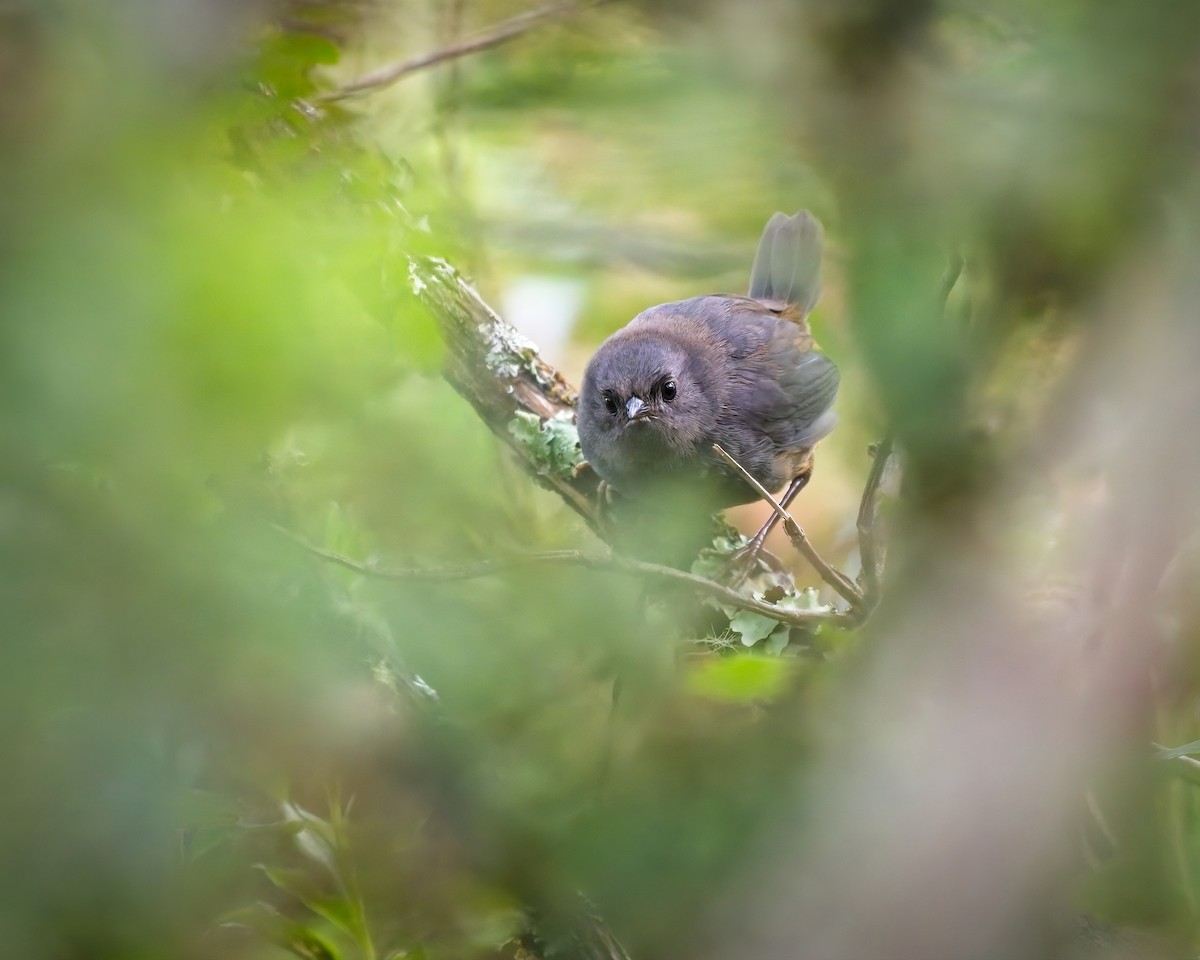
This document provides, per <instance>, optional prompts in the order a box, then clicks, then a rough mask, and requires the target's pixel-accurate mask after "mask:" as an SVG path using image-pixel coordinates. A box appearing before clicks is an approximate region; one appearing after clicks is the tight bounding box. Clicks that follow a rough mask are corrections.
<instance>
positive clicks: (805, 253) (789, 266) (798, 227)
mask: <svg viewBox="0 0 1200 960" xmlns="http://www.w3.org/2000/svg"><path fill="white" fill-rule="evenodd" d="M824 239H825V230H824V229H823V228H822V226H821V221H820V220H818V219H817V218H816V217H814V216H813V215H812V214H811V213H809V212H808V211H807V210H801V211H800V212H799V213H795V214H793V215H792V216H790V217H789V216H787V215H786V214H783V213H776V214H772V216H771V219H770V220H768V221H767V225H766V227H764V228H763V233H762V239H760V240H759V241H758V253H756V254H755V255H754V266H753V268H751V270H750V296H752V297H754V298H756V299H758V300H786V301H787V302H788V303H794V304H796V306H798V307H799V308H800V309H801V310H803V311H804V312H805V313H808V311H809V310H811V309H812V308H813V307H814V306H815V305H816V302H817V298H818V297H819V296H820V295H821V246H822V244H823V242H824Z"/></svg>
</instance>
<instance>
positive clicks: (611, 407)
mask: <svg viewBox="0 0 1200 960" xmlns="http://www.w3.org/2000/svg"><path fill="white" fill-rule="evenodd" d="M604 409H605V410H607V411H608V412H609V413H611V414H613V415H616V412H617V398H616V397H614V396H613V395H612V394H611V393H606V394H605V395H604Z"/></svg>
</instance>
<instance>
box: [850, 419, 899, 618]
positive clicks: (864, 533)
mask: <svg viewBox="0 0 1200 960" xmlns="http://www.w3.org/2000/svg"><path fill="white" fill-rule="evenodd" d="M893 456H894V454H893V452H892V437H891V434H888V435H887V436H885V437H884V438H883V439H882V440H880V441H879V443H877V444H876V445H875V459H874V461H873V462H872V464H871V472H870V473H869V474H867V482H866V485H865V486H864V487H863V493H862V500H861V501H860V502H859V505H858V523H857V526H858V556H859V559H860V560H861V561H862V582H863V599H864V601H865V602H866V605H867V608H868V609H870V608H872V607H874V606H875V604H876V603H878V602H879V592H880V580H881V576H882V572H883V563H884V559H885V557H886V550H887V545H886V544H885V543H883V542H882V541H881V540H880V537H879V491H880V487H881V485H882V483H883V479H884V477H885V476H886V475H887V473H888V467H889V465H890V464H891V462H892V458H893Z"/></svg>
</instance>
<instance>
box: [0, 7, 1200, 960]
mask: <svg viewBox="0 0 1200 960" xmlns="http://www.w3.org/2000/svg"><path fill="white" fill-rule="evenodd" d="M585 6H586V7H588V9H582V7H585ZM593 6H594V7H595V8H594V9H592V8H591V7H590V6H589V5H586V4H581V5H580V7H581V9H579V10H575V9H571V7H570V5H569V4H552V5H551V7H553V8H554V9H552V10H550V11H548V12H546V13H545V16H544V17H542V19H541V20H539V21H538V22H537V23H536V24H530V25H528V26H529V28H528V29H525V28H524V27H521V28H520V30H518V31H514V35H513V37H512V38H511V39H508V40H506V41H505V42H502V43H497V44H496V45H494V46H490V47H488V49H484V50H481V51H478V52H473V53H470V54H469V55H466V56H463V57H460V58H447V59H445V60H444V61H443V62H439V63H438V64H436V65H432V66H428V67H425V68H422V69H415V70H414V71H413V72H412V73H411V74H409V75H407V76H405V77H404V78H402V79H400V80H399V81H398V82H396V83H395V84H392V85H388V86H379V87H378V88H371V89H368V90H365V91H361V92H359V93H357V94H355V95H353V96H346V97H342V96H339V91H343V90H344V88H345V87H346V85H347V84H351V83H352V82H353V81H355V80H356V79H358V78H361V77H363V76H365V75H368V74H369V72H370V71H372V70H374V69H377V68H379V67H380V66H381V65H386V64H390V63H399V62H402V61H404V60H405V59H406V58H409V57H413V56H416V55H418V54H423V53H427V52H429V51H436V50H446V49H447V48H450V47H453V46H454V45H455V44H456V43H459V42H461V41H462V39H463V38H472V37H474V38H479V37H486V36H488V35H489V34H490V33H491V32H494V31H495V25H496V24H504V23H506V22H509V21H508V19H507V18H511V17H514V16H519V15H521V14H522V13H523V12H524V11H525V10H527V9H529V8H523V7H520V6H518V5H516V4H514V3H510V2H492V0H394V2H391V0H361V2H353V0H340V2H339V0H290V2H286V3H277V4H264V5H262V6H260V7H254V8H252V7H251V6H249V5H247V6H243V5H241V4H237V3H227V2H219V0H209V2H203V0H175V2H172V3H156V2H148V0H146V2H130V3H125V4H109V5H103V4H91V3H85V2H72V0H41V2H38V0H29V2H24V0H10V2H8V3H3V4H0V69H2V71H3V76H4V79H5V82H4V83H3V84H0V171H2V173H3V178H4V189H3V191H0V249H2V250H3V256H2V257H0V396H2V398H3V399H2V402H0V574H2V576H0V597H3V605H2V606H0V611H2V612H3V623H4V634H5V636H4V640H3V643H2V644H0V728H2V729H3V730H4V731H5V735H4V736H3V737H0V769H2V770H3V771H4V772H5V774H6V776H5V778H4V779H5V789H4V790H3V791H2V792H0V824H2V826H0V943H3V944H4V948H3V952H4V954H5V955H11V956H14V957H17V956H20V957H88V958H95V957H139V956H188V957H191V956H195V957H208V956H213V957H216V956H221V957H229V956H233V957H246V958H267V957H274V956H286V955H294V954H299V955H301V956H307V957H318V958H330V957H338V958H342V957H344V958H355V957H366V958H384V957H405V956H407V957H423V956H428V957H431V958H441V957H465V956H497V955H503V956H527V955H531V954H533V955H544V956H597V955H608V956H619V955H620V949H621V948H617V947H615V946H614V945H613V944H614V943H615V941H616V940H619V941H620V942H621V943H622V944H623V945H624V948H623V949H627V950H628V951H629V954H630V955H631V956H633V957H649V956H663V957H676V956H678V957H685V956H687V957H692V956H710V957H720V956H729V957H733V956H739V957H741V956H762V957H777V956H793V955H794V956H797V957H805V958H808V957H814V958H826V957H828V958H840V957H847V958H849V957H855V958H861V957H867V958H870V957H878V958H889V960H890V958H897V960H899V958H904V960H907V958H913V960H937V958H940V957H946V958H948V960H949V958H952V957H953V958H974V957H978V958H989V960H990V958H1001V957H1035V956H1045V957H1057V956H1091V955H1102V956H1130V957H1134V956H1158V955H1164V956H1167V955H1184V956H1187V955H1194V954H1195V953H1196V951H1197V949H1200V791H1198V790H1197V784H1198V783H1200V778H1198V777H1197V775H1196V762H1195V761H1194V760H1193V759H1192V754H1193V753H1195V754H1196V755H1198V756H1200V746H1198V745H1197V744H1198V742H1200V716H1198V714H1197V703H1198V699H1197V698H1198V696H1200V673H1198V672H1197V669H1196V668H1197V662H1198V661H1197V656H1196V650H1197V647H1196V644H1195V640H1196V637H1197V629H1198V626H1200V624H1198V620H1197V614H1198V613H1200V606H1198V605H1197V601H1196V583H1197V578H1196V574H1197V568H1196V563H1197V556H1198V553H1197V542H1198V541H1197V537H1196V529H1197V527H1196V520H1197V512H1196V511H1197V506H1198V503H1197V500H1198V497H1197V489H1198V488H1197V486H1196V481H1195V478H1196V477H1197V476H1198V475H1200V472H1198V470H1197V468H1198V467H1200V462H1198V461H1200V446H1198V443H1197V440H1196V426H1197V416H1198V415H1200V395H1198V387H1197V384H1198V383H1200V381H1197V380H1196V378H1195V372H1194V358H1196V357H1197V356H1200V352H1198V351H1197V347H1198V346H1200V344H1198V343H1197V339H1198V336H1200V328H1198V327H1197V322H1196V304H1197V302H1200V301H1198V300H1197V297H1196V294H1197V292H1200V291H1197V279H1196V278H1197V276H1200V270H1198V269H1197V266H1198V263H1200V261H1198V259H1197V237H1196V235H1195V224H1196V223H1197V222H1200V221H1198V219H1197V213H1198V210H1197V188H1198V187H1200V184H1198V183H1197V180H1196V170H1197V166H1196V162H1195V161H1196V146H1197V139H1196V137H1197V132H1198V131H1197V125H1196V123H1197V121H1196V118H1197V117H1198V116H1200V113H1198V112H1197V105H1198V104H1197V80H1198V78H1200V72H1198V71H1200V61H1198V60H1197V56H1198V54H1200V47H1198V46H1197V38H1198V37H1200V31H1198V29H1197V28H1198V27H1200V22H1198V21H1200V5H1194V4H1188V3H1177V2H1170V0H1151V2H1146V0H1139V2H1135V0H1112V2H1110V3H1107V4H1105V5H1104V6H1103V7H1100V6H1098V5H1093V4H1087V3H1083V2H1082V0H1047V2H1043V3H1033V2H1026V0H1009V2H1006V3H1000V2H996V3H987V2H970V0H959V2H945V3H941V4H937V3H931V2H894V3H887V2H884V0H854V2H844V3H842V2H837V0H809V2H806V3H803V4H792V3H788V2H783V0H779V2H771V0H758V2H752V3H747V4H734V3H722V2H718V0H712V2H709V3H706V4H701V5H698V6H693V5H690V4H681V3H674V2H671V0H655V2H645V3H632V2H630V3H624V2H613V3H604V4H595V5H593ZM518 33H519V35H517V34H518ZM799 207H809V208H811V209H813V210H814V211H816V212H817V213H818V214H819V215H820V216H821V217H822V219H823V220H824V221H825V223H826V227H827V232H828V235H829V238H830V244H831V249H830V253H829V256H828V263H827V275H828V278H827V283H826V292H825V297H824V300H823V302H822V306H821V307H820V308H818V311H817V313H816V315H815V318H814V327H815V329H816V331H817V334H818V336H819V338H820V340H821V341H822V344H823V346H824V348H825V350H826V352H828V353H829V354H830V355H832V356H833V357H835V359H836V360H837V362H838V363H839V365H840V366H841V367H842V369H843V370H844V371H845V378H844V384H845V386H844V393H843V398H842V400H841V401H840V410H841V414H842V425H841V426H840V427H839V429H838V431H837V432H836V433H835V435H834V436H833V437H832V438H831V439H830V440H829V441H828V442H827V443H826V444H824V445H823V446H822V449H821V452H820V455H819V458H818V467H817V474H816V479H815V480H814V484H813V488H812V489H811V490H810V491H806V493H805V495H804V496H803V497H802V498H801V502H800V503H798V506H797V515H798V516H799V517H800V518H801V520H802V522H803V523H804V525H805V527H806V529H807V530H808V531H809V533H810V535H811V536H812V537H813V539H814V541H816V542H817V544H818V545H819V546H820V547H821V548H822V549H823V550H824V551H825V552H826V554H827V555H828V556H829V557H830V559H832V560H833V561H834V562H836V563H837V564H839V565H841V566H843V567H845V568H847V569H850V570H853V569H854V566H855V564H856V562H857V560H856V557H855V556H854V535H853V533H854V519H855V511H856V510H857V505H858V495H859V492H860V490H861V485H862V482H863V479H864V478H865V476H866V474H867V472H868V470H869V468H870V458H869V456H868V454H867V446H868V443H869V442H871V441H873V440H876V439H878V438H879V437H881V436H883V435H885V434H888V435H891V436H894V437H895V439H896V442H897V444H898V446H899V447H900V448H901V449H902V451H903V454H904V457H903V459H904V467H905V479H904V489H903V495H902V496H901V497H900V498H899V499H898V501H897V502H896V503H895V504H893V505H892V509H891V511H890V515H889V524H888V526H889V529H890V531H891V536H892V548H891V557H890V565H889V568H888V575H887V583H886V591H885V599H884V602H883V604H882V605H881V606H880V608H879V609H878V610H877V611H876V612H875V614H874V616H873V617H872V618H871V620H870V621H869V622H868V623H867V624H866V625H865V626H864V627H862V628H861V629H858V630H835V629H832V628H829V627H826V628H822V629H821V630H820V631H817V632H813V633H809V634H804V635H801V634H800V633H799V632H798V631H792V632H791V633H788V634H776V635H774V636H775V641H776V642H774V643H767V642H765V641H764V642H758V641H760V640H762V637H763V634H762V632H761V631H759V632H757V633H754V634H753V635H752V632H744V633H742V634H739V633H738V632H737V631H736V630H735V631H733V632H726V633H723V634H721V635H719V636H709V637H696V636H691V635H683V636H681V635H680V634H681V631H680V629H679V628H678V623H677V621H676V619H675V617H674V615H673V610H674V608H673V607H672V606H670V605H667V604H664V603H661V602H659V601H658V598H657V597H656V596H655V593H654V591H653V590H652V589H649V588H648V587H647V585H645V584H639V583H637V582H635V581H632V580H631V579H629V578H626V577H621V576H617V575H612V574H608V573H603V572H597V571H594V570H586V569H578V568H574V567H569V568H568V567H563V568H561V569H556V568H553V567H547V566H544V565H543V566H538V567H517V568H514V569H512V570H510V571H507V572H505V573H504V575H503V576H493V577H486V578H481V579H470V580H462V581H454V582H427V581H417V580H412V581H386V580H382V579H377V578H372V577H370V576H363V575H361V574H359V573H356V572H354V571H352V570H349V569H346V568H344V567H339V566H337V565H334V564H331V563H328V562H326V561H324V560H322V559H321V558H320V557H317V556H315V555H314V554H313V553H312V552H311V551H307V550H305V549H304V547H303V546H302V545H301V544H300V543H298V541H297V539H296V537H299V538H302V539H303V540H305V541H307V542H309V543H312V544H315V545H318V546H319V547H321V548H324V549H326V550H332V551H336V552H338V553H341V554H344V555H347V556H349V557H355V558H359V559H362V560H367V559H369V558H381V559H382V560H383V561H386V562H388V563H390V564H391V565H393V566H406V567H421V566H444V565H446V564H455V563H466V562H470V561H474V560H478V559H486V558H490V557H497V556H505V555H511V554H514V553H521V552H529V551H533V550H539V549H550V548H565V547H573V546H583V547H590V546H594V541H593V540H592V536H591V534H590V533H588V531H587V530H586V529H585V527H584V525H583V524H582V523H581V522H580V521H579V520H578V519H577V518H575V517H574V515H573V514H571V513H570V511H568V510H567V509H566V508H565V507H564V506H563V505H562V504H561V503H559V502H558V501H557V500H556V499H555V498H554V497H553V496H551V495H550V494H548V493H546V492H545V491H543V490H540V489H538V488H537V487H536V486H535V485H534V484H533V483H531V482H530V479H529V478H528V477H527V476H526V475H525V474H524V473H523V472H522V471H521V469H520V468H519V467H518V466H516V465H515V464H514V463H513V462H512V460H511V459H510V458H509V457H507V456H506V455H505V454H504V453H502V451H501V449H500V447H499V445H498V444H497V443H496V442H495V439H494V438H493V437H492V436H491V435H490V434H489V432H488V430H487V428H486V427H485V426H484V425H483V424H481V423H480V421H479V420H478V418H477V417H476V415H475V414H474V412H473V411H472V410H471V408H470V407H469V406H468V405H467V404H466V403H465V402H463V401H462V400H461V399H460V398H459V397H458V396H457V395H456V394H455V393H454V392H453V391H452V390H451V389H450V388H449V387H448V386H447V385H446V384H445V383H444V382H443V381H442V380H441V379H440V378H439V376H438V370H439V368H440V363H441V359H442V350H443V346H442V344H441V343H440V341H439V337H438V333H437V328H436V325H435V324H434V323H433V321H432V319H431V318H430V316H429V315H428V313H427V312H426V310H425V308H424V307H423V306H422V304H421V303H420V302H419V301H418V299H417V298H416V296H415V295H414V292H413V288H412V285H411V283H410V274H409V269H410V268H409V258H411V257H420V256H424V255H436V256H441V257H445V258H447V259H448V260H449V261H450V262H452V263H454V264H455V265H456V266H458V267H459V268H460V269H462V270H463V271H465V272H466V273H468V274H469V275H471V276H473V277H474V278H475V279H476V281H477V282H478V285H479V288H480V290H481V291H482V293H483V294H484V296H485V298H487V299H488V300H489V301H490V302H492V303H493V304H494V305H495V306H496V307H497V308H498V309H501V310H502V312H504V314H505V315H506V317H508V318H509V319H511V320H513V321H514V322H515V323H517V325H518V326H520V327H522V329H523V330H524V331H525V332H526V333H527V334H528V335H529V336H531V337H533V338H534V339H536V340H537V341H538V342H539V344H541V345H542V347H543V349H544V352H545V355H546V356H547V358H548V359H549V360H550V361H552V362H553V363H555V364H556V365H558V366H560V367H561V368H562V369H563V370H564V371H565V372H566V373H567V374H568V375H569V376H571V377H576V378H577V377H578V374H579V371H580V370H581V369H582V366H583V363H584V362H585V361H586V358H587V356H588V354H589V352H590V350H591V349H593V348H594V346H595V345H596V343H598V342H599V340H600V339H602V338H603V337H604V336H605V335H607V334H608V333H609V332H611V331H612V330H614V329H616V328H617V327H618V326H620V325H622V324H623V323H625V322H626V321H627V320H628V318H629V317H631V316H632V315H633V314H634V313H636V312H638V311H639V310H640V309H642V308H644V307H645V306H647V305H649V304H652V303H655V302H659V301H663V300H669V299H674V298H679V297H684V296H689V295H692V294H696V293H704V292H709V291H712V290H729V291H735V292H736V291H739V290H740V289H741V288H742V287H743V286H744V284H745V281H746V275H747V273H748V268H749V263H750V258H751V256H752V253H753V248H754V242H755V240H756V238H757V235H758V231H759V229H760V228H761V225H762V223H763V221H764V220H765V219H766V217H767V216H768V215H769V214H770V212H771V211H773V210H775V209H785V210H794V209H797V208H799ZM947 264H950V265H951V266H952V267H955V269H953V270H951V272H950V274H949V276H947ZM959 268H961V269H959ZM950 282H952V287H951V286H950ZM944 285H945V286H946V289H943V286H944ZM947 292H948V299H947V302H946V308H945V310H943V309H942V300H943V298H944V297H945V296H946V294H947ZM480 375H481V376H484V375H487V373H486V371H481V372H480ZM738 519H739V520H741V521H744V522H746V523H747V524H749V523H750V521H751V519H752V518H750V516H749V512H747V513H745V514H740V515H739V517H738ZM289 532H290V533H291V534H293V536H289V535H288V533H289ZM787 549H788V548H787V546H786V543H785V542H781V543H780V545H779V550H780V552H781V553H784V552H785V551H787ZM799 572H800V575H801V576H808V574H807V573H805V572H804V571H803V570H802V569H801V570H800V571H799ZM814 582H815V581H814ZM826 599H828V600H830V601H832V600H833V599H836V598H823V600H826ZM618 675H619V676H620V677H621V678H622V681H621V696H620V698H619V699H618V700H617V701H616V702H615V704H614V700H613V681H614V678H615V677H617V676H618ZM1080 934H1082V938H1081V936H1080ZM598 943H599V944H606V945H607V950H600V953H597V952H596V951H597V950H598V949H600V948H598V947H597V946H596V944H598ZM1093 948H1094V949H1096V950H1099V951H1101V952H1100V953H1099V954H1093V953H1091V952H1089V951H1091V950H1093ZM1071 951H1076V952H1071ZM1155 951H1161V953H1159V952H1155Z"/></svg>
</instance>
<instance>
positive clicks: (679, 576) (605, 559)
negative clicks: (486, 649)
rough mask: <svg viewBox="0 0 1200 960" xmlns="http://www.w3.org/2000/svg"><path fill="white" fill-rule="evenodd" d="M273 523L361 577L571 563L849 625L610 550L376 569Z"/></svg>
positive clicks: (775, 614)
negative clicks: (453, 564)
mask: <svg viewBox="0 0 1200 960" xmlns="http://www.w3.org/2000/svg"><path fill="white" fill-rule="evenodd" d="M272 526H273V527H274V528H275V529H276V530H277V531H279V532H280V533H282V534H283V535H284V536H286V537H287V538H288V539H290V540H293V541H295V542H296V543H298V544H299V545H300V546H302V547H304V549H305V550H308V551H309V552H310V553H313V554H315V555H316V556H318V557H321V558H323V559H325V560H328V561H329V562H330V563H336V564H338V565H339V566H342V567H345V568H346V569H347V570H353V571H354V572H355V573H360V574H362V575H363V576H366V577H376V578H378V579H381V580H417V581H422V580H424V581H429V580H435V581H436V580H473V579H476V578H478V577H490V576H495V575H496V574H499V573H503V572H504V571H506V570H511V569H513V568H515V567H523V566H537V565H542V564H545V565H548V566H575V567H586V568H588V569H591V570H603V571H609V572H612V573H621V574H625V575H626V576H633V577H643V578H650V579H655V580H665V581H670V582H673V583H678V584H680V585H682V586H687V587H691V588H692V589H693V590H695V591H696V592H697V593H702V594H705V595H706V596H709V597H712V598H713V599H714V600H718V601H720V602H721V603H724V604H728V605H729V606H731V607H736V608H737V609H739V610H749V611H750V612H752V613H759V614H762V615H763V616H764V617H770V618H771V619H772V620H775V621H777V622H779V623H783V624H786V625H787V626H790V627H811V626H813V625H814V624H818V623H828V624H831V625H833V626H849V625H850V624H851V622H852V619H851V618H850V617H847V616H845V615H844V614H839V613H823V612H821V611H818V610H784V609H782V608H780V607H777V606H775V605H774V604H772V603H768V602H767V601H765V600H757V599H755V598H754V597H747V596H743V595H742V594H740V593H738V592H737V591H735V590H731V589H730V588H729V587H726V586H724V585H723V584H720V583H717V582H716V581H715V580H709V579H708V578H706V577H701V576H697V575H696V574H694V573H687V572H685V571H683V570H676V569H675V568H674V567H664V566H662V565H660V564H657V563H646V562H644V561H641V560H631V559H629V558H627V557H621V556H618V555H616V554H613V553H603V554H597V553H583V552H581V551H579V550H547V551H544V552H542V553H522V554H515V555H512V556H508V557H502V558H499V559H495V560H479V561H476V562H474V563H464V564H459V565H456V566H445V567H379V566H376V565H375V564H373V563H363V562H361V561H359V560H355V559H353V558H352V557H347V556H345V555H344V554H340V553H336V552H335V551H333V550H326V549H325V548H324V547H318V546H317V545H316V544H314V543H310V542H309V541H308V540H306V539H304V537H302V536H300V535H299V534H298V533H295V532H294V531H292V530H289V529H287V527H281V526H279V525H278V524H272Z"/></svg>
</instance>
